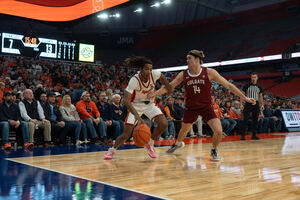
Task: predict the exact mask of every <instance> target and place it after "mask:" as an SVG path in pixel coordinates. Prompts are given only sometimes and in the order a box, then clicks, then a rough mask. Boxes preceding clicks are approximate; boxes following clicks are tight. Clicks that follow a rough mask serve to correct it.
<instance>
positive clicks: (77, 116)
mask: <svg viewBox="0 0 300 200" xmlns="http://www.w3.org/2000/svg"><path fill="white" fill-rule="evenodd" d="M72 108H73V109H74V110H75V120H80V117H79V114H78V112H77V110H76V108H75V106H73V105H72Z"/></svg>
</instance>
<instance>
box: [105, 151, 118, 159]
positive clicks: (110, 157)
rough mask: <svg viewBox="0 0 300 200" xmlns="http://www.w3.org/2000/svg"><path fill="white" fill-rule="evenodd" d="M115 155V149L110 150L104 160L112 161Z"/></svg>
mask: <svg viewBox="0 0 300 200" xmlns="http://www.w3.org/2000/svg"><path fill="white" fill-rule="evenodd" d="M114 155H115V151H114V148H109V149H108V151H107V153H106V154H105V155H104V160H111V159H112V158H113V156H114Z"/></svg>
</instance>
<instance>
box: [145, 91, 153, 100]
mask: <svg viewBox="0 0 300 200" xmlns="http://www.w3.org/2000/svg"><path fill="white" fill-rule="evenodd" d="M154 98H155V94H154V92H148V94H147V99H149V100H151V99H154Z"/></svg>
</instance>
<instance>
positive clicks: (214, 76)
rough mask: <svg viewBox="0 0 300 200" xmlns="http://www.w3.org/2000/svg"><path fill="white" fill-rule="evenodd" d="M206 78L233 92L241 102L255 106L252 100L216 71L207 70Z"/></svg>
mask: <svg viewBox="0 0 300 200" xmlns="http://www.w3.org/2000/svg"><path fill="white" fill-rule="evenodd" d="M207 70H208V77H209V79H210V80H211V81H212V80H214V81H216V82H218V83H220V84H221V85H223V86H224V87H225V88H227V89H228V90H230V91H231V92H233V93H234V94H235V95H237V96H239V97H240V98H241V99H242V100H243V101H246V102H248V103H252V104H253V105H255V104H256V101H255V100H254V99H252V98H247V97H246V96H245V95H244V94H243V93H242V92H241V91H240V90H239V89H238V88H237V87H236V86H235V85H233V84H232V83H230V82H229V81H227V80H226V79H225V78H224V77H223V76H221V75H220V74H219V73H218V72H217V71H216V70H214V69H211V68H208V69H207Z"/></svg>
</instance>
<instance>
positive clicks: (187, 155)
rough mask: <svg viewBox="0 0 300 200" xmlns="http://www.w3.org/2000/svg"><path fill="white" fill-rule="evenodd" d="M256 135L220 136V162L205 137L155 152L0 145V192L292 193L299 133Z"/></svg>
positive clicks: (161, 144) (299, 193)
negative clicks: (25, 148) (153, 154)
mask: <svg viewBox="0 0 300 200" xmlns="http://www.w3.org/2000/svg"><path fill="white" fill-rule="evenodd" d="M259 136H260V137H261V138H263V139H261V140H259V141H252V140H249V139H250V138H248V140H246V141H240V140H239V136H228V137H226V138H224V139H223V142H222V143H221V145H220V149H219V150H220V155H221V156H222V161H221V162H213V161H211V160H210V152H209V151H210V147H211V138H197V139H186V140H185V142H186V146H185V147H184V148H183V149H179V150H177V151H176V152H175V153H174V154H171V155H169V154H165V151H166V150H167V148H169V145H171V144H172V142H173V141H171V140H170V141H157V142H156V143H155V144H156V146H157V148H156V151H157V153H158V158H157V159H151V158H150V157H149V156H148V155H147V154H146V151H145V150H144V149H143V148H137V147H136V146H135V145H133V144H128V145H124V146H122V148H121V149H120V150H119V151H118V152H117V154H116V155H115V157H114V159H113V160H103V155H104V153H105V151H106V150H107V148H108V146H96V145H95V146H87V147H84V148H79V149H78V148H75V146H67V147H52V148H48V149H46V148H36V149H34V151H33V152H31V153H30V152H24V151H23V149H17V150H12V152H10V154H4V153H3V151H1V163H2V164H1V174H2V178H1V188H2V189H1V192H2V196H1V198H2V199H6V198H5V195H3V194H4V193H5V192H6V193H8V196H7V199H12V198H11V197H14V198H15V199H19V198H22V197H24V196H25V197H31V198H34V199H36V198H39V199H85V198H90V199H299V198H300V167H299V166H300V165H299V160H300V149H299V148H298V147H299V145H300V137H299V136H300V133H298V132H296V133H273V134H260V135H259Z"/></svg>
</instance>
